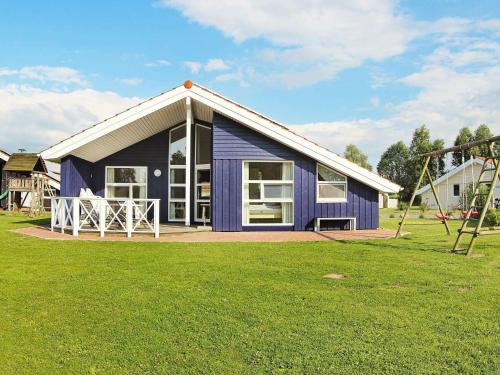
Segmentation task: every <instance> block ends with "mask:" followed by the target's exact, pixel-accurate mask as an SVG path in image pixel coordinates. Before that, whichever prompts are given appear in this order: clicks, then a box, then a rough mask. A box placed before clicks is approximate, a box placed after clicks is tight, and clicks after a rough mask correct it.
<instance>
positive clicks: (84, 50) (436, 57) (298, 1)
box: [0, 0, 500, 165]
mask: <svg viewBox="0 0 500 375" xmlns="http://www.w3.org/2000/svg"><path fill="white" fill-rule="evenodd" d="M186 79H191V80H192V81H194V82H196V83H199V84H201V85H204V86H206V87H208V88H210V89H212V90H215V91H217V92H220V93H221V94H223V95H225V96H227V97H229V98H231V99H233V100H236V101H238V102H240V103H242V104H244V105H246V106H248V107H250V108H252V109H254V110H256V111H258V112H260V113H262V114H265V115H267V116H269V117H271V118H273V119H274V120H276V121H278V122H280V123H283V124H285V125H287V126H289V127H290V128H292V129H293V130H295V131H297V132H299V133H302V134H304V135H305V136H306V137H308V138H310V139H312V140H314V141H317V142H318V143H320V144H321V145H323V146H325V147H328V148H330V149H331V150H333V151H336V152H339V153H341V152H343V151H344V149H345V146H346V145H347V144H349V143H354V144H356V145H357V146H358V147H360V148H361V149H362V150H363V151H364V152H365V153H367V154H368V156H369V159H370V162H371V163H372V164H374V165H376V164H377V162H378V161H379V159H380V155H381V154H382V152H383V151H384V150H385V149H386V148H387V147H388V146H389V145H390V144H392V143H394V142H396V141H399V140H403V141H405V142H406V143H409V141H410V139H411V134H412V132H413V131H414V129H415V128H417V127H418V126H420V125H422V124H426V125H427V126H428V127H429V129H430V130H431V135H432V137H433V138H443V139H444V140H445V142H446V144H447V145H451V144H452V142H453V140H454V138H455V136H456V134H457V133H458V130H459V129H460V128H462V127H464V126H469V127H471V128H473V129H474V128H476V127H477V126H478V125H479V124H483V123H485V124H487V125H488V126H490V128H491V129H492V130H493V132H494V133H495V134H499V133H500V1H498V0H495V1H493V0H490V1H489V0H485V1H481V0H476V1H458V0H420V1H399V2H398V1H391V0H371V1H370V0H351V1H349V2H346V1H335V0H310V1H306V0H203V1H199V0H154V1H146V0H143V1H140V0H137V1H118V0H108V1H93V0H87V1H64V2H63V1H53V2H48V1H22V0H20V1H7V0H0V134H1V135H0V149H5V150H7V151H11V152H12V151H16V150H17V149H19V148H23V149H27V150H29V151H34V152H38V151H41V150H42V149H44V148H46V147H48V146H50V145H52V144H54V143H56V142H58V141H60V140H62V139H64V138H66V137H67V136H70V135H72V134H74V133H76V132H78V131H80V130H82V129H84V128H86V127H88V126H90V125H92V124H94V123H96V122H99V121H101V120H103V119H105V118H107V117H109V116H112V115H114V114H115V113H117V112H120V111H122V110H123V109H125V108H128V107H130V106H132V105H134V104H136V103H138V102H140V101H141V100H144V99H147V98H149V97H151V96H154V95H157V94H159V93H161V92H164V91H167V90H169V89H171V88H173V87H175V86H178V85H180V84H182V83H183V82H184V81H185V80H186Z"/></svg>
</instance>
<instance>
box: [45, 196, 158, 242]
mask: <svg viewBox="0 0 500 375" xmlns="http://www.w3.org/2000/svg"><path fill="white" fill-rule="evenodd" d="M51 201H52V204H51V220H50V229H51V230H52V231H54V230H56V229H59V230H60V231H61V232H64V231H65V230H71V231H72V233H73V236H78V233H79V232H98V233H99V235H100V236H101V237H104V233H106V232H121V233H126V234H127V237H132V234H133V233H153V234H154V236H155V238H158V237H160V200H159V199H115V198H109V199H107V198H99V197H95V198H60V197H53V198H52V199H51Z"/></svg>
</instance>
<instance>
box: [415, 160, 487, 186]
mask: <svg viewBox="0 0 500 375" xmlns="http://www.w3.org/2000/svg"><path fill="white" fill-rule="evenodd" d="M472 164H478V165H481V166H482V165H483V164H484V161H483V160H482V159H479V158H474V159H469V160H467V161H466V162H465V163H463V164H460V165H459V166H458V167H456V168H453V169H452V170H451V171H449V172H448V173H445V174H444V175H442V176H441V177H439V178H437V179H435V180H434V186H437V185H439V184H440V183H442V182H444V181H446V180H447V179H449V178H450V177H451V176H454V175H456V174H457V173H459V172H462V171H463V170H464V169H466V168H468V167H470V166H471V165H472ZM474 182H475V181H474ZM430 188H431V185H430V184H427V185H425V186H424V187H421V188H420V189H418V190H417V191H416V192H415V194H416V195H420V194H422V193H425V192H426V191H428V190H430Z"/></svg>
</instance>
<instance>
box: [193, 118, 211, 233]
mask: <svg viewBox="0 0 500 375" xmlns="http://www.w3.org/2000/svg"><path fill="white" fill-rule="evenodd" d="M198 126H200V127H203V128H206V129H209V130H210V131H213V130H212V128H211V127H210V126H207V125H202V124H197V123H195V124H194V180H195V181H194V184H193V195H194V219H195V221H196V222H204V221H206V222H207V223H210V219H211V215H209V217H208V218H207V219H203V218H201V217H199V216H198V203H208V204H209V206H210V213H211V210H212V177H213V176H212V165H211V163H209V164H197V159H196V157H197V151H198V148H197V147H196V146H197V142H198V132H197V131H196V128H197V127H198ZM212 153H213V152H212ZM206 170H208V171H209V173H210V198H209V199H198V187H200V186H202V185H203V184H200V183H198V171H206Z"/></svg>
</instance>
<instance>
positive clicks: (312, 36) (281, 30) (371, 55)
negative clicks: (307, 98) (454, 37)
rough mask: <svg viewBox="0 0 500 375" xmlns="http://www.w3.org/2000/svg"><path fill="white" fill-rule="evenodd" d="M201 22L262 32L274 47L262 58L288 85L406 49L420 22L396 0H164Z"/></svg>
mask: <svg viewBox="0 0 500 375" xmlns="http://www.w3.org/2000/svg"><path fill="white" fill-rule="evenodd" d="M162 4H163V5H165V6H168V7H173V8H176V9H178V10H180V11H181V12H182V13H183V14H184V16H186V17H187V18H189V19H190V20H193V21H196V22H198V23H200V24H202V25H206V26H212V27H214V28H216V29H218V30H220V31H222V32H223V33H224V34H225V35H227V36H229V37H231V38H233V39H234V40H235V41H237V42H243V41H246V40H249V39H257V38H262V39H265V40H267V41H268V42H269V43H270V44H271V45H272V46H273V47H272V48H269V49H267V50H266V51H262V53H261V58H263V59H267V60H268V61H269V62H272V63H273V64H275V69H274V70H272V71H271V72H266V76H268V77H267V79H268V80H270V81H275V80H279V81H281V82H282V83H283V84H285V85H287V86H288V87H295V86H301V85H307V84H313V83H316V82H319V81H321V80H324V79H331V78H333V77H334V76H335V75H336V73H337V72H339V71H340V70H342V69H346V68H352V67H356V66H359V65H361V64H362V63H363V62H364V61H366V60H375V61H381V60H384V59H386V58H389V57H392V56H396V55H399V54H401V53H402V52H403V51H405V49H406V46H407V43H408V41H409V40H410V39H411V38H412V37H414V36H416V35H417V34H418V32H416V31H415V30H416V28H412V27H410V25H409V21H408V20H407V19H406V18H405V16H404V15H402V14H400V13H399V12H398V9H397V4H396V3H395V2H394V1H392V0H381V1H376V2H372V1H365V0H356V1H350V2H346V1H333V0H316V1H315V2H314V3H310V4H307V5H306V6H305V5H304V2H303V1H301V0H275V1H267V0H241V1H233V0H205V1H197V0H164V1H163V2H162Z"/></svg>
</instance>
